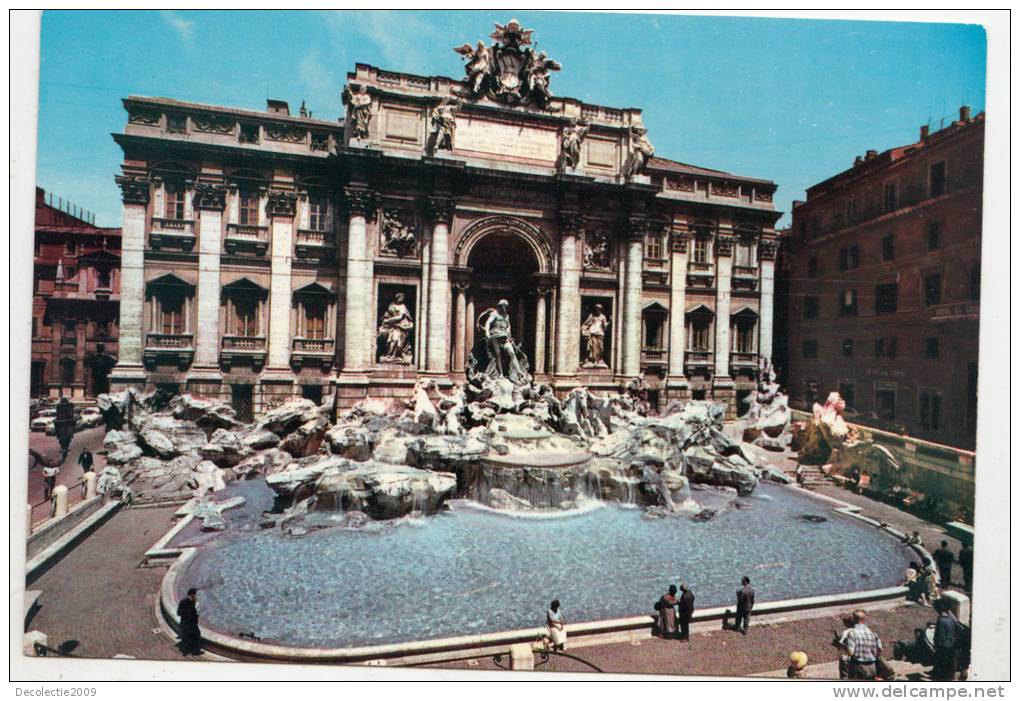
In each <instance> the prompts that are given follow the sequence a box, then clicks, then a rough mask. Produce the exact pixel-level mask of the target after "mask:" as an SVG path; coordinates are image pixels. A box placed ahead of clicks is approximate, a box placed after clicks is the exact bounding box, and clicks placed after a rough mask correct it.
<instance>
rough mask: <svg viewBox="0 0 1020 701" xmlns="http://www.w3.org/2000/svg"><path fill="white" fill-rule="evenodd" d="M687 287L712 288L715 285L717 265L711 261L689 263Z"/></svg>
mask: <svg viewBox="0 0 1020 701" xmlns="http://www.w3.org/2000/svg"><path fill="white" fill-rule="evenodd" d="M687 287H689V288H702V289H712V288H713V287H715V266H714V265H712V264H711V263H695V262H693V261H691V262H690V263H689V264H688V265H687Z"/></svg>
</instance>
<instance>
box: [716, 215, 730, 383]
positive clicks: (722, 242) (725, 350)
mask: <svg viewBox="0 0 1020 701" xmlns="http://www.w3.org/2000/svg"><path fill="white" fill-rule="evenodd" d="M733 242H734V237H733V236H729V235H726V234H719V235H718V236H717V237H716V241H715V247H716V254H717V255H716V261H715V269H716V281H715V285H716V293H715V379H714V382H715V383H716V384H719V383H720V381H723V383H724V384H725V383H726V382H727V381H729V379H730V295H731V283H732V280H733Z"/></svg>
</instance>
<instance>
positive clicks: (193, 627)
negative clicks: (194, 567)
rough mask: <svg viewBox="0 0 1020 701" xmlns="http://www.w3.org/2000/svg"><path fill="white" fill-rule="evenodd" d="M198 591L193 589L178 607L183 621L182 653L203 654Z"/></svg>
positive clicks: (178, 614)
mask: <svg viewBox="0 0 1020 701" xmlns="http://www.w3.org/2000/svg"><path fill="white" fill-rule="evenodd" d="M197 602H198V590H197V589H195V588H194V587H192V588H191V589H188V594H187V596H185V597H184V598H183V599H181V603H180V604H178V605H177V616H178V618H180V619H181V644H180V650H181V653H182V654H183V655H185V656H188V655H201V654H202V632H201V631H200V630H199V629H198V606H197V605H196V604H197Z"/></svg>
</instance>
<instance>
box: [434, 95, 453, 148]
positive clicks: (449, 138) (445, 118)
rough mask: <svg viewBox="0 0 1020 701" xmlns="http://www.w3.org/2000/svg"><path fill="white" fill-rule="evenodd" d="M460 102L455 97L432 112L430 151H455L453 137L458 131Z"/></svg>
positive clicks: (446, 99) (444, 101) (445, 100)
mask: <svg viewBox="0 0 1020 701" xmlns="http://www.w3.org/2000/svg"><path fill="white" fill-rule="evenodd" d="M459 109H460V102H459V101H458V100H457V99H456V98H453V97H448V98H445V99H444V100H443V101H442V102H440V103H439V105H438V106H437V107H436V108H435V109H434V110H432V132H431V133H430V134H429V142H428V151H429V153H435V152H436V151H439V150H441V149H445V150H447V151H452V150H453V135H454V133H456V131H457V110H459Z"/></svg>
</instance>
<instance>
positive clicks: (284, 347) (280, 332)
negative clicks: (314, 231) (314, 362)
mask: <svg viewBox="0 0 1020 701" xmlns="http://www.w3.org/2000/svg"><path fill="white" fill-rule="evenodd" d="M296 206H297V195H296V194H295V193H293V192H289V191H283V190H270V191H269V194H268V197H267V200H266V214H267V215H268V217H269V222H270V234H269V235H270V244H269V245H270V248H269V250H270V253H271V254H272V257H271V258H270V268H269V271H270V274H269V337H268V342H269V363H268V369H269V370H278V371H279V370H282V371H287V370H289V363H290V350H291V348H290V343H291V342H290V309H291V294H292V293H291V279H290V276H291V256H292V255H293V251H294V215H295V214H296Z"/></svg>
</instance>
